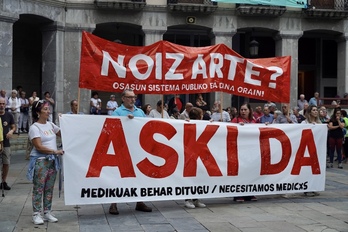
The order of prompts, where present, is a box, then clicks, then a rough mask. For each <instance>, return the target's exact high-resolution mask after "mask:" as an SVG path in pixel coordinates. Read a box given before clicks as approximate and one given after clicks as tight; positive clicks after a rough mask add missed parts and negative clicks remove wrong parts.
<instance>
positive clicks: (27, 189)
mask: <svg viewBox="0 0 348 232" xmlns="http://www.w3.org/2000/svg"><path fill="white" fill-rule="evenodd" d="M27 162H28V161H27V160H25V159H24V152H21V151H20V152H17V153H16V154H14V155H13V156H12V165H11V169H10V176H9V178H8V183H9V185H10V186H11V187H12V190H10V191H5V197H4V198H3V197H1V198H0V232H5V231H6V232H7V231H16V232H19V231H21V232H25V231H49V232H58V231H66V232H68V231H69V232H70V231H83V232H89V231H90V232H92V231H93V232H95V231H99V232H104V231H105V232H108V231H133V232H140V231H148V232H154V231H168V232H172V231H180V232H185V231H187V232H189V231H190V232H192V231H196V232H205V231H216V232H220V231H229V232H230V231H232V232H233V231H243V232H270V231H277V232H278V231H282V232H287V231H296V232H301V231H313V232H319V231H320V232H333V231H347V232H348V165H347V164H344V169H343V170H339V169H337V168H333V169H328V170H327V180H326V191H325V192H321V194H320V196H317V197H305V196H304V195H302V194H293V195H287V196H284V195H272V196H260V197H259V201H257V202H245V203H236V202H233V201H232V199H231V198H220V199H204V203H206V204H207V208H198V209H186V208H184V207H183V201H159V202H150V203H148V204H149V205H150V206H152V207H153V209H154V211H153V212H152V213H143V212H137V211H135V210H134V207H135V203H129V204H119V207H118V208H119V211H120V215H116V216H115V215H110V214H108V207H109V205H108V204H105V205H100V204H99V205H82V206H65V205H64V201H63V198H62V197H61V198H58V193H57V188H56V193H55V197H54V201H53V202H54V205H53V210H54V212H53V213H54V214H55V215H56V216H57V218H58V219H59V222H58V223H45V224H44V225H40V226H35V225H33V223H32V222H31V214H32V209H31V184H30V183H29V182H28V181H27V180H26V178H25V173H26V170H27Z"/></svg>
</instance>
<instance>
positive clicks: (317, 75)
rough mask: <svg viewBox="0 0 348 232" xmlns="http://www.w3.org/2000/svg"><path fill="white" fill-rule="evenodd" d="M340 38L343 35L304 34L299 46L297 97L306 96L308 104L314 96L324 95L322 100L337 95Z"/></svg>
mask: <svg viewBox="0 0 348 232" xmlns="http://www.w3.org/2000/svg"><path fill="white" fill-rule="evenodd" d="M340 36H341V33H340V32H336V31H328V30H311V31H305V32H304V33H303V36H302V37H301V38H300V39H299V45H298V47H299V48H298V56H299V57H298V61H299V65H298V70H299V75H298V95H299V94H305V96H306V99H307V100H309V99H310V98H311V97H313V94H314V92H319V93H321V94H320V96H321V97H335V96H336V95H337V94H338V89H337V87H338V85H339V84H340V83H337V78H338V72H337V71H338V66H337V63H338V43H337V40H338V38H339V37H340ZM341 97H343V96H341ZM328 104H330V103H328Z"/></svg>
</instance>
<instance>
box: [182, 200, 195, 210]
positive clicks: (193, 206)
mask: <svg viewBox="0 0 348 232" xmlns="http://www.w3.org/2000/svg"><path fill="white" fill-rule="evenodd" d="M185 207H186V208H189V209H194V208H196V206H195V205H194V204H193V202H192V200H186V201H185Z"/></svg>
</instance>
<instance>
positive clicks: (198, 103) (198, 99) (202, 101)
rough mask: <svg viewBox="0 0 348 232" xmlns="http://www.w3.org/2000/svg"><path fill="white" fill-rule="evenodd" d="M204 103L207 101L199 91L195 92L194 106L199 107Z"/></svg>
mask: <svg viewBox="0 0 348 232" xmlns="http://www.w3.org/2000/svg"><path fill="white" fill-rule="evenodd" d="M206 105H207V103H206V102H205V101H204V99H203V96H202V94H201V93H199V94H197V99H196V106H197V107H200V108H201V107H203V106H206Z"/></svg>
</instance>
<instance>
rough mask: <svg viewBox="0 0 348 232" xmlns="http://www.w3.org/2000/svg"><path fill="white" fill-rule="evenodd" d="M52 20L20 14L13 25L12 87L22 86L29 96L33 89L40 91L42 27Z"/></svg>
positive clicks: (39, 93)
mask: <svg viewBox="0 0 348 232" xmlns="http://www.w3.org/2000/svg"><path fill="white" fill-rule="evenodd" d="M51 23H53V21H52V20H50V19H47V18H44V17H41V16H37V15H31V14H22V15H20V17H19V20H18V21H17V22H15V23H14V25H13V61H12V62H13V71H12V73H13V76H12V87H13V88H16V87H17V86H22V87H23V90H24V91H25V92H26V93H27V95H26V97H27V98H29V97H30V95H31V93H32V92H33V91H37V93H38V96H39V97H40V98H41V97H42V96H41V93H42V62H43V60H42V59H43V58H42V41H43V39H42V32H41V30H42V28H43V27H45V26H47V25H49V24H51Z"/></svg>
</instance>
